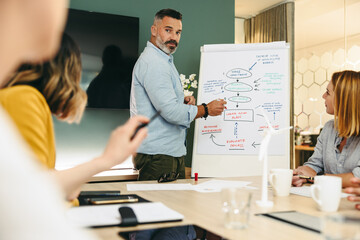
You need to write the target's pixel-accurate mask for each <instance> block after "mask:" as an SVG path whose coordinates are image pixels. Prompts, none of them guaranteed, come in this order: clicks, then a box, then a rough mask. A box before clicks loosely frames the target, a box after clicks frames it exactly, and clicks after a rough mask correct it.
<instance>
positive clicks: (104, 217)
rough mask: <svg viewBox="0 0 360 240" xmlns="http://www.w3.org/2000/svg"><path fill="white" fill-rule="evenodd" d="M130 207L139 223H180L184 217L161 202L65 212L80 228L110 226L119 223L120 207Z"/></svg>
mask: <svg viewBox="0 0 360 240" xmlns="http://www.w3.org/2000/svg"><path fill="white" fill-rule="evenodd" d="M125 206H126V207H130V208H132V210H133V211H134V213H135V215H136V218H137V221H138V222H139V223H152V222H166V221H180V220H182V219H184V216H183V215H182V214H180V213H178V212H176V211H174V210H172V209H170V208H168V207H167V206H165V205H164V204H163V203H161V202H146V203H136V204H110V205H99V206H83V207H74V208H70V209H69V210H68V211H67V212H66V216H67V218H68V219H69V221H70V222H71V223H72V224H73V225H76V226H80V227H94V226H112V225H119V224H120V223H121V217H120V213H119V208H120V207H125Z"/></svg>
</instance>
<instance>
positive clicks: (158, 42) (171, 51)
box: [156, 35, 177, 55]
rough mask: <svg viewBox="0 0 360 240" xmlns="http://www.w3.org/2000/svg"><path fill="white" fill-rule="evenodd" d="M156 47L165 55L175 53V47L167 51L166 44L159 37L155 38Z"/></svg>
mask: <svg viewBox="0 0 360 240" xmlns="http://www.w3.org/2000/svg"><path fill="white" fill-rule="evenodd" d="M156 45H157V46H158V47H159V48H160V49H161V51H163V52H164V53H166V54H169V55H170V54H174V53H175V52H176V49H177V47H175V48H174V49H169V48H168V47H167V46H166V44H165V43H164V42H163V41H162V40H161V38H160V36H159V35H158V36H156Z"/></svg>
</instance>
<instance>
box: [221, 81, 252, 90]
mask: <svg viewBox="0 0 360 240" xmlns="http://www.w3.org/2000/svg"><path fill="white" fill-rule="evenodd" d="M224 89H225V90H226V91H230V92H250V91H251V90H253V87H252V86H250V85H249V84H246V83H243V82H233V83H229V84H228V85H226V86H225V87H224Z"/></svg>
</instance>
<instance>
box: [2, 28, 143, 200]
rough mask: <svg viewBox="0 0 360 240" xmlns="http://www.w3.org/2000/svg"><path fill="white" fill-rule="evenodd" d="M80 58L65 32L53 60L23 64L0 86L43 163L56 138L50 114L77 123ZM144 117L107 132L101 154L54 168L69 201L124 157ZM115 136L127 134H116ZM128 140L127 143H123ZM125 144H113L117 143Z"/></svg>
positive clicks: (49, 161) (81, 96)
mask: <svg viewBox="0 0 360 240" xmlns="http://www.w3.org/2000/svg"><path fill="white" fill-rule="evenodd" d="M80 77H81V58H80V50H79V47H78V46H77V44H76V43H75V42H74V41H73V40H72V39H71V38H70V36H68V35H67V34H64V35H63V38H62V41H61V46H60V49H59V51H58V53H57V55H56V56H55V58H54V59H52V60H51V61H48V62H45V63H43V64H39V65H27V64H25V65H23V66H21V67H20V68H19V70H18V71H17V72H16V73H15V75H14V77H13V78H12V80H10V82H9V83H8V84H7V85H6V87H5V88H4V89H1V90H0V104H1V105H2V106H3V107H4V109H5V110H6V111H7V112H8V113H9V115H10V116H11V118H12V119H13V120H14V122H15V123H16V125H17V127H18V129H19V130H20V133H21V134H22V135H23V137H24V138H25V140H26V141H27V143H28V144H29V146H30V147H31V148H32V150H33V152H34V153H35V156H36V157H37V159H38V160H39V161H40V162H41V163H42V164H43V165H45V166H46V167H48V168H50V169H54V167H55V140H54V129H53V122H52V117H51V114H54V115H55V116H56V117H57V118H58V119H61V120H64V121H67V122H69V123H72V122H79V121H80V119H81V117H82V114H83V112H84V109H85V105H86V101H87V96H86V93H85V92H84V91H83V90H82V89H81V88H80ZM147 121H148V119H147V118H144V117H136V118H132V119H131V120H129V121H128V123H127V124H126V125H128V126H124V127H120V128H118V129H116V130H115V131H114V132H113V133H112V136H111V137H110V140H109V143H108V145H107V147H106V149H105V151H104V154H103V155H102V156H100V157H98V158H95V159H93V160H92V161H89V162H87V163H84V164H81V165H79V166H76V167H74V168H72V169H68V170H63V171H54V173H55V176H56V177H57V178H58V179H59V181H60V183H61V184H62V186H63V188H64V189H65V192H66V194H67V197H68V199H69V200H71V199H74V198H75V197H77V195H78V193H79V188H80V186H81V184H83V183H84V182H86V181H87V180H88V179H89V178H90V177H91V176H93V175H95V174H97V173H99V172H101V171H105V170H108V169H109V168H111V167H113V166H115V165H117V164H120V163H121V162H123V161H124V160H125V159H126V158H127V157H128V156H129V155H130V154H131V153H132V152H133V151H134V150H135V149H136V148H137V147H138V145H139V144H140V143H141V141H142V140H143V139H144V138H145V137H146V130H145V129H142V130H141V132H140V131H139V133H138V134H137V135H136V137H135V138H134V140H132V141H130V137H131V135H132V133H133V132H134V129H135V128H136V127H137V126H138V124H140V123H144V122H147ZM129 129H131V130H129ZM119 135H129V136H128V138H127V137H125V136H122V137H119ZM126 141H127V142H126ZM121 142H123V144H125V145H129V143H130V146H129V148H126V149H121V150H119V149H117V147H115V145H116V146H119V144H122V143H121Z"/></svg>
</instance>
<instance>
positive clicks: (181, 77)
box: [180, 74, 186, 82]
mask: <svg viewBox="0 0 360 240" xmlns="http://www.w3.org/2000/svg"><path fill="white" fill-rule="evenodd" d="M185 78H186V77H185V75H184V74H180V80H181V82H182V81H183V80H185Z"/></svg>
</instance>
